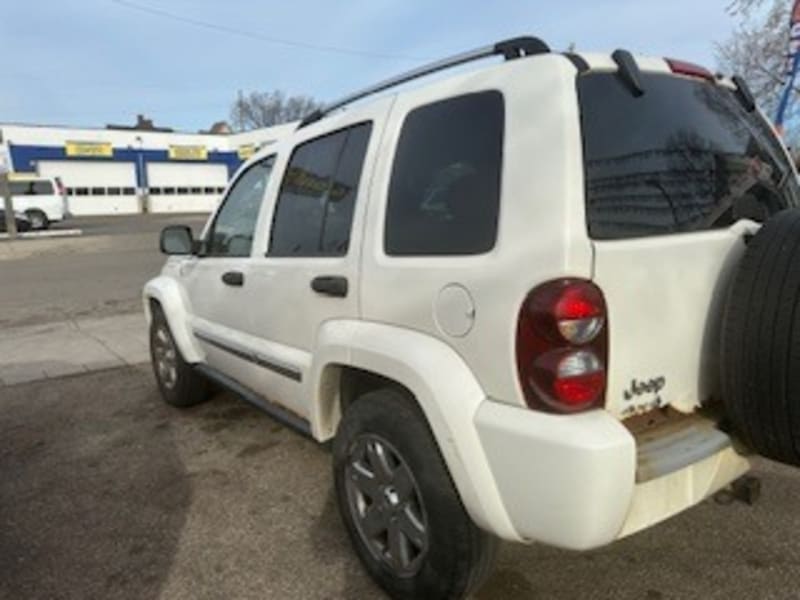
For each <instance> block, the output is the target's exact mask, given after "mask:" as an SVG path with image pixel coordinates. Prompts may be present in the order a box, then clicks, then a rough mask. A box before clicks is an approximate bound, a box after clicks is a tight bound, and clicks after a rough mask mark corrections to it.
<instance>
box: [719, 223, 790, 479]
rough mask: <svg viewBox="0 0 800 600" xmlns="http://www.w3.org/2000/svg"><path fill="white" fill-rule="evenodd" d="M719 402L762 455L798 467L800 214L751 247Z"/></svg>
mask: <svg viewBox="0 0 800 600" xmlns="http://www.w3.org/2000/svg"><path fill="white" fill-rule="evenodd" d="M721 361H722V363H721V367H722V400H723V404H724V405H725V409H726V413H727V417H728V419H729V421H730V424H731V425H732V427H733V429H734V432H735V433H737V434H738V435H739V436H741V437H742V438H743V441H744V442H746V443H747V444H748V445H749V446H751V447H752V448H753V450H755V451H756V452H758V453H759V454H762V455H764V456H766V457H768V458H772V459H774V460H778V461H781V462H784V463H788V464H791V465H797V466H800V210H796V209H792V210H785V211H783V212H780V213H778V214H777V215H775V216H774V217H773V218H772V219H770V220H769V221H767V223H766V224H765V225H764V226H763V227H761V229H760V230H759V232H758V233H757V234H756V235H755V236H754V237H753V238H752V239H751V240H750V241H749V244H748V247H747V250H746V251H745V253H744V256H743V258H742V260H741V262H740V264H739V266H738V269H737V271H736V273H735V274H734V277H733V282H732V284H731V287H730V290H729V294H728V298H727V301H726V306H725V312H724V316H723V326H722V357H721Z"/></svg>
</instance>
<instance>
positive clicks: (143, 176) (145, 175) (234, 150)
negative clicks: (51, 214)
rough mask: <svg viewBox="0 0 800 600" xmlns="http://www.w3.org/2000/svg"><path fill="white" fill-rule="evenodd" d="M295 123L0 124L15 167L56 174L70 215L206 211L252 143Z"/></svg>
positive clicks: (269, 140)
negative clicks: (173, 126) (237, 129)
mask: <svg viewBox="0 0 800 600" xmlns="http://www.w3.org/2000/svg"><path fill="white" fill-rule="evenodd" d="M295 126H296V125H292V124H289V125H279V126H276V127H270V128H266V129H258V130H254V131H248V132H244V133H235V134H234V133H181V132H174V131H171V130H169V129H164V128H156V127H153V126H152V123H150V122H148V121H147V120H145V119H143V118H142V117H141V116H140V117H139V122H138V123H137V125H135V126H131V127H124V126H109V127H106V128H104V129H83V128H72V127H50V126H39V125H21V124H0V144H1V145H2V146H4V147H5V148H6V151H7V152H8V154H9V155H10V158H11V166H12V170H13V171H14V172H15V173H22V174H27V173H29V174H37V175H41V176H49V177H59V178H60V179H61V181H62V183H63V185H64V187H65V189H66V193H67V202H68V206H69V210H70V212H71V213H72V214H75V215H108V214H130V213H137V212H145V211H147V212H206V211H210V210H212V209H213V208H214V207H215V206H216V204H217V202H219V199H220V197H221V195H222V192H223V190H224V188H225V185H226V183H227V182H228V179H229V178H230V177H231V176H232V175H233V173H234V172H235V171H236V169H237V168H238V167H239V165H240V164H241V163H242V162H243V161H244V160H246V159H247V158H248V157H249V156H250V155H252V153H253V152H255V151H256V149H258V148H260V147H263V146H264V145H268V144H271V143H274V142H275V141H276V140H277V139H278V138H279V137H280V136H281V135H283V134H284V133H285V132H287V131H289V130H291V129H292V128H293V127H295Z"/></svg>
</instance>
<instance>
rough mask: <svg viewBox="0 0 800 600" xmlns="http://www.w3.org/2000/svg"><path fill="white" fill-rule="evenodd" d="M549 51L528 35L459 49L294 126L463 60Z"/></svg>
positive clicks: (351, 96) (312, 114)
mask: <svg viewBox="0 0 800 600" xmlns="http://www.w3.org/2000/svg"><path fill="white" fill-rule="evenodd" d="M548 52H550V47H549V46H548V45H547V44H545V43H544V42H543V41H542V40H540V39H539V38H535V37H530V36H523V37H516V38H511V39H508V40H503V41H501V42H497V43H496V44H493V45H491V46H484V47H482V48H476V49H475V50H471V51H469V52H462V53H461V54H456V55H455V56H450V57H448V58H443V59H442V60H437V61H436V62H432V63H429V64H427V65H423V66H421V67H418V68H416V69H413V70H412V71H408V72H407V73H403V74H401V75H397V76H396V77H392V78H390V79H386V80H384V81H381V82H380V83H377V84H375V85H373V86H370V87H368V88H365V89H363V90H360V91H358V92H354V93H352V94H349V95H348V96H345V97H344V98H341V99H339V100H336V101H334V102H331V103H329V104H326V105H325V106H323V107H322V108H321V109H318V110H315V111H314V112H312V113H310V114H308V115H306V116H305V117H303V120H302V121H300V125H298V127H297V128H298V129H299V128H301V127H304V126H306V125H309V124H310V123H313V122H315V121H319V120H320V119H321V118H323V117H324V116H325V115H327V114H328V113H330V112H332V111H334V110H336V109H337V108H341V107H342V106H345V105H347V104H351V103H353V102H355V101H356V100H360V99H361V98H364V97H366V96H371V95H372V94H377V93H378V92H382V91H384V90H387V89H389V88H392V87H395V86H397V85H400V84H402V83H406V82H408V81H411V80H413V79H417V78H419V77H424V76H425V75H430V74H431V73H436V72H437V71H444V70H445V69H450V68H452V67H456V66H458V65H463V64H464V63H468V62H472V61H473V60H480V59H482V58H488V57H490V56H496V55H502V56H503V57H504V58H505V59H506V60H513V59H515V58H520V57H523V56H532V55H534V54H547V53H548Z"/></svg>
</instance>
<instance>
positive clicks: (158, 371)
mask: <svg viewBox="0 0 800 600" xmlns="http://www.w3.org/2000/svg"><path fill="white" fill-rule="evenodd" d="M150 359H151V362H152V365H153V373H154V374H155V377H156V383H158V389H159V391H160V392H161V397H162V398H163V399H164V402H166V403H167V404H169V405H171V406H177V407H179V408H186V407H189V406H194V405H195V404H200V403H201V402H204V401H205V400H207V399H208V396H209V385H208V381H207V380H206V379H205V378H203V376H202V375H200V374H199V373H198V372H197V371H195V370H194V369H193V368H192V365H190V364H189V363H187V362H186V361H185V360H184V359H183V356H181V351H180V349H179V348H178V346H177V344H175V338H173V337H172V331H170V328H169V324H168V323H167V319H166V317H165V316H164V313H163V311H162V310H161V308H160V307H158V306H156V307H154V308H153V319H152V322H151V324H150Z"/></svg>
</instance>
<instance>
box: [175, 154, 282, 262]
mask: <svg viewBox="0 0 800 600" xmlns="http://www.w3.org/2000/svg"><path fill="white" fill-rule="evenodd" d="M274 162H275V157H274V156H270V157H268V158H265V159H264V160H262V161H260V162H257V163H255V164H254V165H252V166H251V167H249V168H248V169H247V171H245V172H244V173H243V174H242V175H241V176H240V177H239V178H238V179H237V180H236V182H235V183H234V184H233V186H232V187H231V189H230V191H229V192H228V195H227V196H226V197H225V200H224V201H223V204H222V208H220V210H219V212H218V213H217V216H216V218H215V219H214V223H213V224H212V226H211V230H210V232H209V235H208V238H207V241H206V248H205V255H206V256H250V250H251V248H252V246H253V234H254V233H255V229H256V220H257V219H258V212H259V210H260V209H261V204H262V202H263V200H264V191H265V190H266V188H267V183H268V182H269V176H270V174H271V173H272V165H273V164H274ZM166 189H169V188H166ZM166 189H165V193H166Z"/></svg>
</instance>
